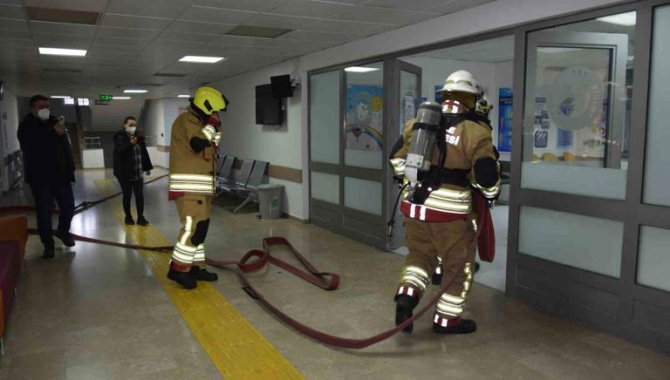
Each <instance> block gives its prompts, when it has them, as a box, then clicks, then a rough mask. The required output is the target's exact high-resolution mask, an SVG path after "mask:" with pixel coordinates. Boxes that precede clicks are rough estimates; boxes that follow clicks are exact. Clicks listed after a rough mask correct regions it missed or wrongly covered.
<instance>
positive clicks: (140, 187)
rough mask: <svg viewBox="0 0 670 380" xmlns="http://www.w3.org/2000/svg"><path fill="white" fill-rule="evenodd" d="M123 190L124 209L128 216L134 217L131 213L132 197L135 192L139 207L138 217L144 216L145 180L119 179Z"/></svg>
mask: <svg viewBox="0 0 670 380" xmlns="http://www.w3.org/2000/svg"><path fill="white" fill-rule="evenodd" d="M119 184H120V185H121V190H122V191H123V211H124V212H125V213H126V217H132V215H131V214H130V198H132V196H133V193H135V207H136V208H137V218H138V219H139V218H143V217H144V180H143V179H140V180H137V181H128V180H121V179H119Z"/></svg>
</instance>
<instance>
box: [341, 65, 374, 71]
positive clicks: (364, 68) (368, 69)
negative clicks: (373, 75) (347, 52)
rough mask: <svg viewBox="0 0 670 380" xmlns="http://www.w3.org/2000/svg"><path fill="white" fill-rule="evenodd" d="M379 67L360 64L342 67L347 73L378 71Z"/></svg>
mask: <svg viewBox="0 0 670 380" xmlns="http://www.w3.org/2000/svg"><path fill="white" fill-rule="evenodd" d="M378 70H379V69H377V68H374V67H360V66H351V67H347V68H345V69H344V71H346V72H349V73H369V72H371V71H378Z"/></svg>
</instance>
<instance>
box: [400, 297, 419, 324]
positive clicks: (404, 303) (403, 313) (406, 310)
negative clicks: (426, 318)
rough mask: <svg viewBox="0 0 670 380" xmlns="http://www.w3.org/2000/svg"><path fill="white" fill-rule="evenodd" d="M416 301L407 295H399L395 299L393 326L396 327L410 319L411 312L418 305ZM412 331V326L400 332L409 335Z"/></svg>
mask: <svg viewBox="0 0 670 380" xmlns="http://www.w3.org/2000/svg"><path fill="white" fill-rule="evenodd" d="M418 303H419V302H418V299H417V298H415V297H412V296H408V295H407V294H400V295H398V296H396V297H395V325H396V326H398V325H400V324H401V323H403V322H405V321H406V320H408V319H410V318H412V311H413V310H414V307H415V306H416V305H417V304H418ZM413 329H414V326H413V324H410V325H409V326H407V327H405V328H404V329H403V330H402V331H404V332H406V333H411V332H412V330H413Z"/></svg>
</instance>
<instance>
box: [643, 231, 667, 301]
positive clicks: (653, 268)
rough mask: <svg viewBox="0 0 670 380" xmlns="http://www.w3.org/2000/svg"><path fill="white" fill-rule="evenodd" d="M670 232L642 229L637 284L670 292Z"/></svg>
mask: <svg viewBox="0 0 670 380" xmlns="http://www.w3.org/2000/svg"><path fill="white" fill-rule="evenodd" d="M668 247H670V230H666V229H663V228H654V227H645V226H643V227H642V228H641V229H640V253H639V258H638V263H637V282H638V283H639V284H641V285H647V286H651V287H653V288H657V289H662V290H667V291H670V276H668V268H670V251H668Z"/></svg>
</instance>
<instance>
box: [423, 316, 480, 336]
mask: <svg viewBox="0 0 670 380" xmlns="http://www.w3.org/2000/svg"><path fill="white" fill-rule="evenodd" d="M433 331H434V332H436V333H438V334H470V333H473V332H475V331H477V324H476V323H475V321H473V320H472V319H461V321H460V322H459V323H458V324H456V325H453V326H449V327H442V326H440V325H438V324H437V323H433Z"/></svg>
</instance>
